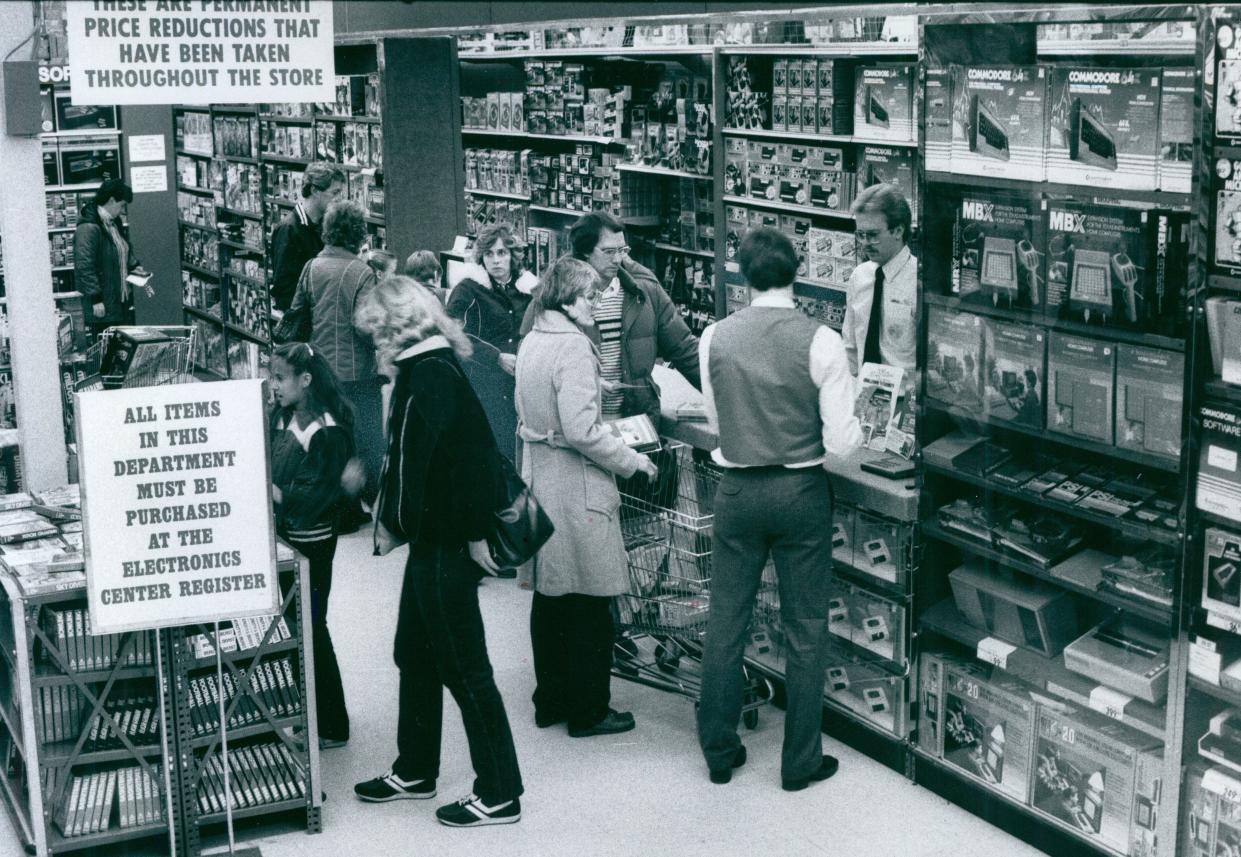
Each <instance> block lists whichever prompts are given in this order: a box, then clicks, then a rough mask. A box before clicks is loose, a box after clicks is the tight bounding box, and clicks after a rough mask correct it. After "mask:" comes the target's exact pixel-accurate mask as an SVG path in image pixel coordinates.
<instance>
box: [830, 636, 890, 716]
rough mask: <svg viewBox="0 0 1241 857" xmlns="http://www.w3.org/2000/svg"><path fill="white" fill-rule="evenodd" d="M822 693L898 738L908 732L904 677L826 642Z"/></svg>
mask: <svg viewBox="0 0 1241 857" xmlns="http://www.w3.org/2000/svg"><path fill="white" fill-rule="evenodd" d="M823 692H824V694H825V695H826V696H827V697H828V698H829V699H831V700H833V701H834V702H836V703H837V704H839V705H841V706H842V707H844V708H847V709H849V710H850V711H852V712H853V713H854V714H857V715H858V716H859V717H861V718H862V719H863V720H866V721H868V722H870V723H873V724H874V725H875V726H878V727H879V728H880V729H882V730H884V731H885V732H889V733H891V734H893V735H896V736H899V737H901V738H903V737H905V736H906V735H908V734H909V706H908V705H907V704H906V696H905V679H904V678H902V677H901V676H896V675H893V674H892V673H891V671H890V670H885V669H883V668H882V667H880V666H879V665H877V664H870V663H866V662H864V661H861V660H859V659H858V658H856V657H854V656H852V655H851V654H850V653H849V652H846V651H845V650H843V649H841V648H840V647H838V646H835V645H834V644H829V646H828V652H827V670H826V671H825V673H824V685H823Z"/></svg>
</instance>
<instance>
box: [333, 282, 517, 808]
mask: <svg viewBox="0 0 1241 857" xmlns="http://www.w3.org/2000/svg"><path fill="white" fill-rule="evenodd" d="M357 321H358V325H359V327H360V328H362V329H363V330H365V331H366V332H367V333H368V334H370V336H371V337H372V338H373V339H374V342H375V345H376V347H377V348H378V349H379V355H380V363H381V365H383V366H385V367H390V368H391V370H392V374H393V377H394V380H395V383H394V384H393V390H392V404H391V410H390V414H389V422H388V452H387V457H386V459H385V462H384V467H383V473H382V477H381V479H380V482H381V488H380V494H379V499H378V501H377V503H376V506H375V518H376V534H377V538H378V536H379V535H381V534H382V535H385V536H388V537H391V538H394V539H395V540H397V541H407V542H408V543H409V559H408V561H407V562H406V565H405V579H404V583H403V585H402V588H401V601H400V609H399V613H398V618H397V628H396V641H395V644H394V647H393V648H394V658H395V660H396V665H397V667H398V668H399V669H400V673H401V681H400V698H399V706H400V713H399V719H398V723H397V749H398V757H397V759H396V761H395V762H393V764H392V768H391V769H390V770H389V771H388V772H387V773H385V774H382V775H381V776H379V777H376V778H375V779H372V780H368V781H366V782H364V783H359V784H358V785H356V786H355V787H354V792H355V794H357V796H358V798H359V799H361V800H363V801H368V802H382V801H390V800H399V799H426V798H432V797H435V793H436V790H435V780H436V778H437V777H438V776H439V766H440V765H439V763H440V732H441V725H442V723H441V719H442V712H443V688H445V687H447V688H448V690H449V692H450V693H452V695H453V698H454V699H455V700H456V701H457V705H458V707H460V709H461V719H462V721H463V722H464V725H465V734H466V739H467V740H468V742H469V745H470V760H471V761H472V762H473V765H474V773H475V777H476V778H475V780H474V790H473V792H471V793H470V794H468V795H466V796H465V797H463V798H461V799H460V800H459V801H457V802H455V803H451V804H448V805H446V806H443V807H440V809H439V810H437V812H436V817H437V818H438V819H439V820H440V822H441V823H443V824H446V825H449V826H452V827H475V826H481V825H488V824H510V823H512V822H515V821H518V820H519V819H520V818H521V802H520V800H519V797H520V795H521V793H522V783H521V773H520V771H519V770H518V766H517V753H516V750H515V749H514V747H513V736H512V732H511V730H510V728H509V722H508V715H507V714H506V713H505V710H504V700H503V699H502V698H501V697H500V691H499V690H498V689H497V687H496V683H495V678H494V676H493V673H492V669H491V661H490V659H489V658H488V655H487V643H486V638H485V633H484V629H483V617H482V614H481V612H480V611H479V607H478V584H479V581H480V580H481V579H482V578H483V577H485V576H486V575H487V574H494V573H495V572H496V570H497V569H496V565H495V563H494V562H493V561H492V559H491V555H490V552H489V551H488V547H487V542H486V539H487V537H488V536H489V535H490V534H491V532H492V531H493V530H494V529H495V510H496V508H497V494H498V486H499V484H500V482H501V473H500V472H499V466H498V459H499V452H498V450H497V449H496V445H495V440H494V438H493V437H492V434H491V428H490V426H488V424H487V418H486V417H485V416H484V414H483V408H482V405H481V404H480V403H479V401H478V397H477V396H476V395H475V394H474V390H473V389H472V388H471V387H470V384H469V382H468V381H467V380H466V377H465V375H464V373H463V372H462V370H461V364H460V362H459V360H460V358H462V357H468V356H469V354H470V349H471V346H470V342H469V340H468V339H467V338H466V336H465V334H463V333H462V332H461V328H460V326H459V325H458V324H457V323H456V322H455V321H453V320H452V319H450V318H449V317H448V316H447V315H446V314H445V312H444V309H443V307H442V306H441V305H440V303H439V301H438V300H436V299H435V297H433V296H432V295H431V293H430V292H428V291H427V290H426V289H424V288H422V287H421V286H419V285H418V284H417V283H415V282H414V281H413V280H411V279H409V278H408V277H398V276H393V277H387V278H385V279H384V281H383V282H381V283H380V284H379V285H378V286H376V287H375V288H374V289H373V290H372V291H371V292H370V293H368V294H367V295H366V296H364V297H363V299H362V301H361V302H360V304H359V306H358V311H357ZM377 552H379V550H378V546H377Z"/></svg>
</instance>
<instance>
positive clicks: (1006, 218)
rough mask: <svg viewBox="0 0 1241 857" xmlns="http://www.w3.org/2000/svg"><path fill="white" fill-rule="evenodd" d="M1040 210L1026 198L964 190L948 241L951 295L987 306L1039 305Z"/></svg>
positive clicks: (1042, 271) (1043, 271) (1041, 278)
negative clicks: (950, 248) (949, 247)
mask: <svg viewBox="0 0 1241 857" xmlns="http://www.w3.org/2000/svg"><path fill="white" fill-rule="evenodd" d="M1042 227H1043V212H1042V210H1041V205H1040V203H1039V202H1038V201H1037V200H1035V199H1033V198H1031V197H1028V196H1023V195H1020V194H1005V193H999V192H991V193H987V192H981V191H967V192H963V193H962V194H961V197H960V202H959V203H958V204H957V210H956V223H955V225H954V228H953V240H952V293H953V294H955V295H957V296H958V297H960V298H961V299H962V300H965V301H970V302H973V303H983V304H988V305H991V306H1005V307H1025V308H1031V309H1036V310H1037V309H1040V308H1041V307H1042V298H1043V283H1044V280H1045V279H1046V269H1045V267H1044V265H1043V258H1044V255H1045V253H1044V251H1043V249H1042V248H1043V246H1044V241H1043V237H1042V231H1043V229H1042Z"/></svg>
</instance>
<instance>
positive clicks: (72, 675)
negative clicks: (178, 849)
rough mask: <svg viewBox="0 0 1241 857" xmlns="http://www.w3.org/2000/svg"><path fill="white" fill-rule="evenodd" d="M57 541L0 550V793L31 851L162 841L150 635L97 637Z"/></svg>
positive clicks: (80, 581) (161, 775)
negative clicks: (0, 765) (0, 649)
mask: <svg viewBox="0 0 1241 857" xmlns="http://www.w3.org/2000/svg"><path fill="white" fill-rule="evenodd" d="M74 487H76V486H74ZM5 514H9V513H7V512H6V513H5ZM79 523H80V522H79ZM52 531H53V532H55V528H54V527H53V528H52ZM54 538H55V537H53V536H44V537H41V538H40V539H38V540H37V542H38V543H39V544H41V545H47V546H44V547H24V545H26V544H32V543H31V542H26V543H20V544H14V543H10V544H6V545H5V549H6V555H5V556H4V557H0V562H3V563H4V565H3V569H2V570H0V602H2V603H0V637H3V645H2V647H3V650H4V655H3V658H2V659H0V757H2V758H3V760H4V767H3V770H2V771H0V796H2V797H3V799H4V801H5V803H6V804H7V805H8V807H9V809H10V818H12V819H14V821H15V825H14V827H15V828H16V830H17V832H18V834H19V835H20V836H21V839H22V842H23V844H24V845H25V846H26V847H27V848H28V849H29V850H30V852H31V853H34V854H37V855H47V854H60V853H66V852H70V851H81V850H85V851H90V850H92V849H95V848H101V847H103V846H105V845H110V844H113V843H119V842H126V841H129V840H136V839H146V838H151V839H159V838H161V837H167V836H168V824H167V815H166V810H165V805H166V796H167V795H166V791H165V772H164V759H163V751H162V745H163V742H162V736H161V731H162V730H163V729H164V728H165V724H168V723H171V722H172V717H171V709H166V710H164V711H161V706H160V700H159V691H158V687H157V678H156V664H155V658H156V650H155V639H154V633H153V632H150V631H136V632H126V633H122V634H113V635H106V636H94V635H93V634H92V632H91V626H90V613H89V611H88V610H87V605H86V591H85V586H86V582H85V577H84V575H83V573H82V567H83V566H82V561H81V554H80V553H79V554H77V559H76V566H75V567H66V566H70V565H72V564H71V563H69V562H67V560H66V554H67V553H69V551H68V549H67V548H64V547H60V548H57V547H53V546H50V544H49V543H50V542H51V541H52V540H53V539H54ZM10 547H13V548H18V547H22V548H23V549H22V550H19V551H14V552H12V553H10V552H9V550H8V549H9V548H10ZM36 554H37V555H38V556H37V557H36V556H35V555H36ZM168 740H169V746H174V745H173V743H172V742H173V741H174V740H175V739H174V737H173V734H172V732H170V733H169V735H168Z"/></svg>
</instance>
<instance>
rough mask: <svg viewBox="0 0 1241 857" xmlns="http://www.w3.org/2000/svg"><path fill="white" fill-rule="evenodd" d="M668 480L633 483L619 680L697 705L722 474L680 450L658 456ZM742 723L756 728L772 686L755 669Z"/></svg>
mask: <svg viewBox="0 0 1241 857" xmlns="http://www.w3.org/2000/svg"><path fill="white" fill-rule="evenodd" d="M657 463H658V464H659V466H660V476H659V478H658V479H656V480H654V481H652V482H650V483H645V482H639V481H637V480H626V482H625V483H624V484H623V487H622V492H621V531H622V534H623V535H624V541H625V551H626V553H627V554H628V566H629V591H628V592H627V593H626V594H624V595H621V596H619V597H617V599H616V610H617V627H618V629H619V631H620V634H619V636H618V638H617V642H616V652H615V657H614V660H613V675H615V676H617V677H618V678H623V679H626V680H628V681H632V682H636V683H638V684H642V685H646V686H647V687H653V688H656V689H657V690H664V691H669V692H671V693H678V694H681V695H682V696H685V697H688V698H689V699H692V700H694V701H695V703H697V701H698V699H699V696H700V693H701V689H702V668H701V667H702V652H703V638H704V637H705V636H706V631H707V613H708V611H709V609H710V605H711V528H712V524H713V521H714V515H713V513H712V501H713V499H714V497H715V489H716V486H717V485H718V484H719V478H720V472H719V470H718V468H716V467H714V466H713V465H711V464H708V463H704V462H697V461H694V460H693V455H692V451H691V450H690V448H689V447H688V446H685V445H683V444H677V445H673V446H670V447H668V448H666V449H665V450H663V452H662V453H660V454H659V455H658V456H657ZM743 669H744V670H745V687H746V696H745V702H744V705H743V709H742V711H743V715H742V719H743V721H744V722H745V725H746V726H747V727H748V728H750V729H753V728H754V727H756V726H757V725H758V709H759V708H760V707H762V706H763V705H766V704H767V703H768V702H769V701H770V700H771V698H772V696H773V689H772V686H771V683H770V682H769V681H768V680H767V679H766V678H763V677H761V676H759V675H758V674H757V673H752V672H751V671H750V670H749V668H748V667H745V668H743Z"/></svg>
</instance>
